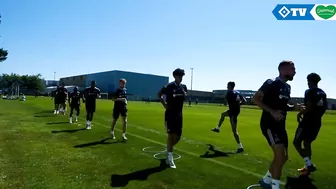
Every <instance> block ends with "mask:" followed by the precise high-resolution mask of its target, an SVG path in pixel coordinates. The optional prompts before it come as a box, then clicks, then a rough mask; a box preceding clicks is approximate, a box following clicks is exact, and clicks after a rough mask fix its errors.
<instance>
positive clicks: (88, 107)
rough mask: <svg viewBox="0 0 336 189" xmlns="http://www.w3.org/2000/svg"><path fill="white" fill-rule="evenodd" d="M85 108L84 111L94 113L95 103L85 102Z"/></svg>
mask: <svg viewBox="0 0 336 189" xmlns="http://www.w3.org/2000/svg"><path fill="white" fill-rule="evenodd" d="M85 108H86V112H87V113H94V112H96V104H90V103H86V104H85Z"/></svg>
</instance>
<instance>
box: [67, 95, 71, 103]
mask: <svg viewBox="0 0 336 189" xmlns="http://www.w3.org/2000/svg"><path fill="white" fill-rule="evenodd" d="M68 103H69V104H71V95H69V96H68Z"/></svg>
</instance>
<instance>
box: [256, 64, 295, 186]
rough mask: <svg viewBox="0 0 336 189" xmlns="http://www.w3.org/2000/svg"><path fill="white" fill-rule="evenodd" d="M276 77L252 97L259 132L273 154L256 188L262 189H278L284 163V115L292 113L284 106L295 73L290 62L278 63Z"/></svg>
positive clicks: (285, 151) (287, 99)
mask: <svg viewBox="0 0 336 189" xmlns="http://www.w3.org/2000/svg"><path fill="white" fill-rule="evenodd" d="M278 70H279V77H277V78H276V79H275V80H272V79H268V80H266V81H265V82H264V84H263V85H262V86H261V87H260V89H259V90H258V91H257V92H256V94H255V95H254V97H253V100H254V103H255V104H256V105H258V106H259V107H260V108H261V109H262V110H263V111H262V115H261V119H260V128H261V131H262V133H263V135H264V136H265V137H266V140H267V142H268V144H269V145H270V146H271V148H272V150H273V154H274V157H273V161H272V163H271V165H270V168H269V170H268V171H267V173H266V175H265V176H264V178H262V179H261V180H260V181H259V184H260V185H261V187H262V188H264V189H280V177H281V173H282V168H283V166H284V164H285V163H286V161H287V159H288V151H287V149H288V136H287V131H286V115H287V111H288V110H290V109H294V106H291V105H289V104H288V102H289V100H290V92H291V87H290V85H289V84H287V81H292V80H293V78H294V76H295V74H296V72H295V66H294V63H293V62H292V61H282V62H281V63H280V64H279V67H278Z"/></svg>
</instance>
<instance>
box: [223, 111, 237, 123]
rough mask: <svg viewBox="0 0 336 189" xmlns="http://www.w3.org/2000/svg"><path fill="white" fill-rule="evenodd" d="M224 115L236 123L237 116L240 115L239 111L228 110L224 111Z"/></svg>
mask: <svg viewBox="0 0 336 189" xmlns="http://www.w3.org/2000/svg"><path fill="white" fill-rule="evenodd" d="M226 113H227V114H228V116H229V117H230V119H233V120H235V121H237V119H238V116H239V114H240V110H228V111H226Z"/></svg>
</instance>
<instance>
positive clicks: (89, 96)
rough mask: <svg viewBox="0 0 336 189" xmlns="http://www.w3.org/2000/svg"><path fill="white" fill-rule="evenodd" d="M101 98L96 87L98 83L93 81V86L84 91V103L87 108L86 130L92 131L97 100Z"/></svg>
mask: <svg viewBox="0 0 336 189" xmlns="http://www.w3.org/2000/svg"><path fill="white" fill-rule="evenodd" d="M97 98H100V90H99V89H98V88H97V87H96V82H95V81H91V86H90V87H87V88H85V90H84V102H85V108H86V129H91V123H92V120H93V114H94V113H95V111H96V99H97Z"/></svg>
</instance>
